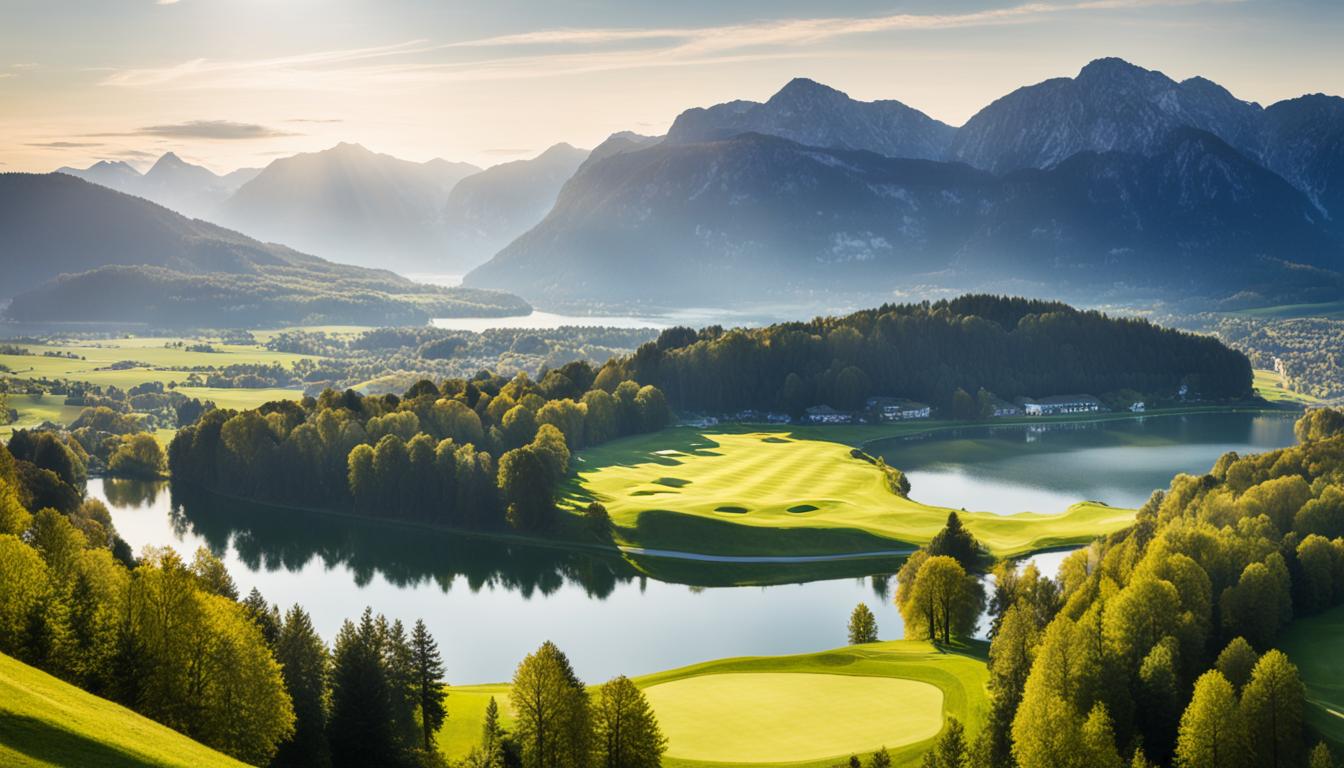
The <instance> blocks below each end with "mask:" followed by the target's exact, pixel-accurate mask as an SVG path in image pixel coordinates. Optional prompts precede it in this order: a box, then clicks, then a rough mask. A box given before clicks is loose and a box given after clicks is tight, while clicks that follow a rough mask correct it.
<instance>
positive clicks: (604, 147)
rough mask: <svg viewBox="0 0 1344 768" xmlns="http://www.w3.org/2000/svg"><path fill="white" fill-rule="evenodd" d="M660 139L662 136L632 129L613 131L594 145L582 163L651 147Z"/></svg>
mask: <svg viewBox="0 0 1344 768" xmlns="http://www.w3.org/2000/svg"><path fill="white" fill-rule="evenodd" d="M662 140H663V137H662V136H645V135H643V134H639V133H635V132H634V131H621V132H619V133H613V134H611V135H610V136H608V137H607V139H606V141H603V142H602V143H601V144H598V145H597V146H596V147H594V148H593V151H591V152H589V153H588V159H586V160H584V161H583V163H584V165H587V164H588V163H595V162H597V161H598V160H602V159H604V158H608V157H611V156H612V155H619V154H621V153H622V152H633V151H635V150H637V149H644V148H646V147H651V146H653V145H654V144H657V143H658V142H660V141H662Z"/></svg>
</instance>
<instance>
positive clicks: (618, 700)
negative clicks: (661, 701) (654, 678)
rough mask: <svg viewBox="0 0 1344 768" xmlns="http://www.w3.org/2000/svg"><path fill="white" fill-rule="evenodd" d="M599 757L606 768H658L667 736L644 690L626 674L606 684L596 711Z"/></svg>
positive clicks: (600, 693)
mask: <svg viewBox="0 0 1344 768" xmlns="http://www.w3.org/2000/svg"><path fill="white" fill-rule="evenodd" d="M595 715H596V717H595V720H596V722H595V726H596V734H595V735H596V738H597V748H598V753H599V754H598V758H599V761H600V762H601V764H602V765H603V766H604V767H605V768H657V766H659V765H661V764H662V756H663V752H664V751H666V749H667V739H665V738H663V734H662V731H661V730H659V728H658V720H657V719H656V718H655V717H654V715H653V708H652V707H650V706H649V702H648V699H646V698H645V697H644V693H643V692H642V691H640V690H639V688H638V687H636V686H635V684H634V683H632V682H630V679H629V678H627V677H625V676H624V675H622V676H620V677H615V678H612V679H611V680H609V681H607V682H606V683H603V684H602V688H601V689H600V690H599V691H598V701H597V711H596V713H595Z"/></svg>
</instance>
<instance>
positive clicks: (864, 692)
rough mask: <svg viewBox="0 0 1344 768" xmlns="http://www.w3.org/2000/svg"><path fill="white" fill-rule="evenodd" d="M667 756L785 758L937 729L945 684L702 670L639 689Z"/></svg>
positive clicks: (891, 742) (864, 747) (911, 737)
mask: <svg viewBox="0 0 1344 768" xmlns="http://www.w3.org/2000/svg"><path fill="white" fill-rule="evenodd" d="M644 692H645V694H646V695H647V696H648V697H649V702H650V703H651V704H652V705H653V709H654V711H655V712H657V713H658V722H659V725H661V726H662V729H663V733H664V735H666V736H667V740H668V747H667V754H668V757H672V758H678V759H681V760H701V761H712V762H720V763H788V762H795V761H802V760H817V759H821V758H827V757H835V756H841V755H849V754H857V753H863V752H871V751H873V750H875V749H878V748H879V747H882V746H884V745H886V746H891V747H898V746H903V745H905V744H911V743H914V742H918V741H923V740H925V739H929V738H932V737H933V736H935V735H936V734H937V733H938V731H939V729H941V728H942V726H943V692H942V691H940V690H938V689H937V688H935V687H934V686H932V685H929V684H928V683H922V682H918V681H915V680H903V679H900V678H892V677H857V676H854V675H822V674H809V673H788V672H780V673H771V672H765V673H733V674H720V675H701V676H699V677H690V678H686V679H684V680H676V681H673V682H669V683H662V684H660V685H654V686H651V687H649V688H647V689H645V691H644Z"/></svg>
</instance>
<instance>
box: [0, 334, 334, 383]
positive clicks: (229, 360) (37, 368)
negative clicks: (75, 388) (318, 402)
mask: <svg viewBox="0 0 1344 768" xmlns="http://www.w3.org/2000/svg"><path fill="white" fill-rule="evenodd" d="M178 341H185V342H186V343H188V344H190V343H195V342H196V341H197V340H195V339H179V338H165V337H151V336H146V337H132V338H126V339H100V340H97V341H82V340H80V341H70V342H68V343H60V344H19V345H17V346H20V347H23V348H24V349H27V350H28V351H29V352H31V353H32V354H27V355H0V365H4V366H6V367H8V368H9V370H10V372H11V374H12V375H14V376H19V377H23V378H50V379H70V380H72V381H87V382H91V383H93V384H101V385H104V386H108V385H110V386H115V387H119V388H122V389H126V388H128V387H133V386H135V385H136V384H143V383H145V382H148V381H160V382H163V383H164V384H167V383H168V382H170V381H177V382H181V381H182V380H183V379H185V378H186V377H187V372H186V370H185V369H186V368H191V367H195V366H225V365H234V364H260V365H271V364H277V363H278V364H280V365H283V366H286V367H289V366H292V365H293V364H294V363H295V362H297V361H299V360H301V359H304V358H308V359H316V358H314V357H313V356H311V355H295V354H290V353H288V352H272V351H271V350H268V349H266V348H265V347H261V346H252V345H231V344H220V343H218V342H210V343H211V345H212V346H213V347H214V349H215V350H216V351H214V352H188V351H186V350H185V349H176V348H170V347H166V346H164V345H165V344H168V343H170V342H178ZM44 352H62V353H69V354H73V355H75V356H77V357H78V358H82V359H71V358H68V357H47V356H45V355H44V354H43V353H44ZM123 361H135V362H137V363H144V364H145V365H146V366H147V367H141V368H128V369H125V370H108V368H109V366H111V365H113V364H114V363H119V362H123Z"/></svg>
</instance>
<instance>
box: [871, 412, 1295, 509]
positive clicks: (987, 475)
mask: <svg viewBox="0 0 1344 768" xmlns="http://www.w3.org/2000/svg"><path fill="white" fill-rule="evenodd" d="M1293 420H1294V415H1292V414H1284V415H1278V414H1254V413H1202V414H1189V415H1183V416H1162V415H1152V416H1145V417H1143V418H1140V419H1125V420H1119V421H1094V422H1077V423H1071V424H1049V425H1021V424H1018V425H1011V426H978V427H967V428H964V429H956V430H950V431H943V432H937V433H931V434H927V435H914V436H910V437H904V438H897V439H892V440H883V441H878V442H874V443H870V444H869V445H868V446H867V448H868V450H869V452H870V453H873V454H875V455H880V456H882V457H883V458H885V459H886V461H887V463H888V464H890V465H891V466H893V467H899V468H900V469H901V470H902V471H904V472H905V473H906V475H907V477H909V478H910V486H911V490H910V496H911V497H912V498H914V499H918V500H919V501H922V502H925V503H927V504H937V505H941V506H947V507H954V508H966V509H973V510H984V511H990V512H996V513H999V514H1012V513H1014V512H1022V511H1033V512H1062V511H1064V510H1065V509H1067V508H1068V506H1069V505H1070V504H1073V503H1074V502H1077V501H1081V500H1095V501H1102V502H1105V503H1107V504H1110V505H1111V506H1117V507H1138V506H1140V505H1142V504H1143V502H1144V501H1146V500H1147V499H1148V497H1149V495H1150V494H1152V492H1153V491H1154V490H1156V489H1159V488H1166V487H1167V486H1168V484H1169V483H1170V481H1171V478H1172V476H1173V475H1174V474H1176V473H1178V472H1188V473H1191V474H1203V473H1205V472H1208V471H1209V468H1210V467H1212V466H1213V464H1214V462H1215V461H1217V460H1218V457H1219V456H1221V455H1223V454H1224V453H1226V452H1227V451H1237V452H1239V453H1257V452H1261V451H1266V450H1270V449H1273V448H1281V447H1283V446H1286V445H1291V444H1292V443H1293V442H1294V438H1293Z"/></svg>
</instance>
